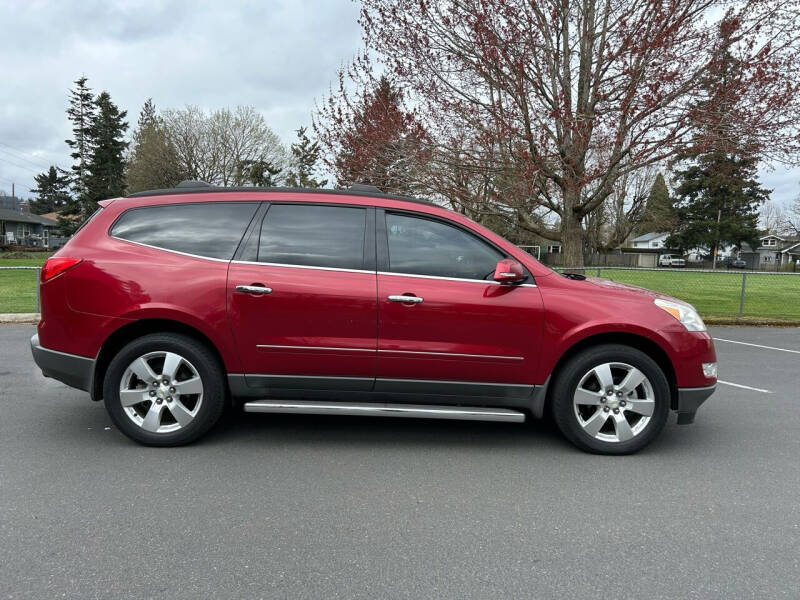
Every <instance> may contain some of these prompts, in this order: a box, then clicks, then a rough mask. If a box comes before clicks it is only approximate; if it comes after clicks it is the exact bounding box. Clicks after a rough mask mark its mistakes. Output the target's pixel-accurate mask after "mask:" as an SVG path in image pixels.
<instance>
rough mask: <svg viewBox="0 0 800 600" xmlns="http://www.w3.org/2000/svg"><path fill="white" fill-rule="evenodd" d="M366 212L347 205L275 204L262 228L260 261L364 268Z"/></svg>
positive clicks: (265, 218) (259, 247) (308, 265)
mask: <svg viewBox="0 0 800 600" xmlns="http://www.w3.org/2000/svg"><path fill="white" fill-rule="evenodd" d="M366 221H367V211H366V209H363V208H352V207H348V206H324V205H312V204H273V205H271V206H270V207H269V210H268V211H267V215H266V217H264V222H263V223H262V225H261V238H260V243H259V246H258V257H257V260H258V262H265V263H277V264H284V265H299V266H307V267H326V268H335V269H359V270H360V269H364V265H365V261H364V254H365V233H366V229H367V227H366Z"/></svg>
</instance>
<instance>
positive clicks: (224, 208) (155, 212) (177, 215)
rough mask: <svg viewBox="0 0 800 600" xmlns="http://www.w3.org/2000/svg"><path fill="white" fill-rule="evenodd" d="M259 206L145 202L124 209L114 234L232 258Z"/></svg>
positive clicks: (112, 232)
mask: <svg viewBox="0 0 800 600" xmlns="http://www.w3.org/2000/svg"><path fill="white" fill-rule="evenodd" d="M257 208H258V203H257V202H203V203H194V204H168V205H161V206H143V207H140V208H132V209H130V210H128V211H126V212H124V213H123V214H122V215H121V216H120V217H119V218H118V219H117V221H116V222H115V223H114V225H113V226H112V227H111V231H110V234H111V235H112V236H113V237H116V238H119V239H122V240H127V241H129V242H136V243H139V244H146V245H148V246H154V247H156V248H163V249H165V250H173V251H176V252H184V253H186V254H195V255H197V256H205V257H208V258H220V259H224V260H230V259H231V257H233V253H234V251H235V250H236V247H237V246H238V245H239V241H240V240H241V238H242V235H243V234H244V231H245V229H246V228H247V225H248V224H249V223H250V219H252V218H253V215H254V214H255V212H256V209H257Z"/></svg>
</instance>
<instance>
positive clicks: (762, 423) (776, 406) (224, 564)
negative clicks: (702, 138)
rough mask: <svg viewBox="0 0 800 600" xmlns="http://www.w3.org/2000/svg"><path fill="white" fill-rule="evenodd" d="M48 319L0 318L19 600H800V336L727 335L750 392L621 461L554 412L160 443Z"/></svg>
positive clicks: (13, 568)
mask: <svg viewBox="0 0 800 600" xmlns="http://www.w3.org/2000/svg"><path fill="white" fill-rule="evenodd" d="M33 332H34V327H33V326H30V325H25V326H19V325H15V326H12V325H5V326H0V596H2V597H4V598H6V597H7V598H54V597H59V598H60V597H66V598H170V599H172V598H198V597H201V598H223V597H224V598H292V599H294V598H326V599H331V598H414V599H422V598H534V597H535V598H595V597H608V598H648V599H654V598H797V597H798V594H800V592H799V591H798V590H800V329H768V328H764V329H759V328H714V329H713V330H712V335H714V337H716V338H720V339H724V340H730V341H718V342H717V352H718V355H719V362H720V379H721V380H722V381H726V382H729V383H732V384H737V385H740V386H748V387H749V388H754V389H748V388H745V387H736V386H734V385H727V384H726V385H720V387H719V388H718V391H717V393H716V394H715V395H714V396H712V397H711V399H710V400H709V401H708V402H707V403H706V404H705V405H704V406H703V407H702V408H701V410H700V412H699V413H698V416H697V421H696V423H695V424H694V425H691V426H681V427H679V426H677V425H676V424H675V417H674V415H673V416H672V419H671V422H670V424H669V425H668V426H667V428H666V430H665V431H664V433H663V434H662V436H661V437H660V438H659V439H658V440H657V441H656V442H655V443H654V444H653V445H652V446H650V447H649V448H648V449H646V450H645V451H644V452H642V453H640V454H639V455H636V456H630V457H622V458H607V457H598V456H590V455H587V454H583V453H581V452H579V451H578V450H575V449H574V448H573V447H572V446H570V445H569V444H568V443H567V442H566V441H564V440H563V439H562V438H561V437H560V436H559V434H558V433H557V432H556V431H555V430H554V429H553V427H552V426H550V425H549V424H547V423H536V422H535V423H531V424H524V425H516V424H502V423H475V422H445V421H415V420H406V419H367V418H343V417H300V416H297V417H295V416H284V415H281V416H270V415H243V414H242V415H233V416H230V417H229V418H227V420H226V421H225V422H224V423H223V424H222V425H221V426H220V427H218V428H217V429H216V430H215V431H214V432H213V433H212V434H211V435H210V436H208V437H207V438H205V439H204V440H203V441H201V442H200V443H198V444H196V445H194V446H190V447H185V448H177V449H151V448H144V447H140V446H137V445H135V444H134V443H133V442H130V441H128V440H127V438H125V437H123V436H122V435H121V434H120V433H119V432H117V431H115V430H114V429H113V428H111V422H110V420H109V419H108V417H107V416H106V413H105V411H104V408H103V406H102V405H101V404H95V403H92V402H90V401H89V399H88V396H87V395H85V394H83V393H81V392H78V391H75V390H71V389H69V388H67V387H65V386H63V385H62V384H60V383H57V382H55V381H53V380H48V379H45V378H43V377H42V376H41V374H40V373H39V372H38V371H37V370H36V368H35V366H34V365H33V362H32V360H31V358H30V353H29V351H28V346H27V344H28V338H29V337H30V336H31V335H32V333H33ZM737 341H738V342H745V343H747V344H757V345H759V346H770V347H772V348H761V347H758V346H754V345H744V344H740V343H734V342H737ZM787 350H790V351H794V352H790V351H787Z"/></svg>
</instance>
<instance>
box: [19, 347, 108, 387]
mask: <svg viewBox="0 0 800 600" xmlns="http://www.w3.org/2000/svg"><path fill="white" fill-rule="evenodd" d="M31 354H33V360H34V362H35V363H36V365H37V366H38V367H39V368H40V369H41V370H42V375H44V376H45V377H52V378H53V379H57V380H58V381H60V382H62V383H66V384H67V385H68V386H70V387H74V388H77V389H79V390H83V391H85V392H88V391H89V390H90V389H91V387H92V380H93V378H94V362H95V361H94V359H92V358H86V357H85V356H77V355H75V354H67V353H66V352H58V351H57V350H49V349H48V348H44V347H43V346H42V345H41V344H40V343H39V335H38V334H37V335H34V336H33V337H31Z"/></svg>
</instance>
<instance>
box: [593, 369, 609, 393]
mask: <svg viewBox="0 0 800 600" xmlns="http://www.w3.org/2000/svg"><path fill="white" fill-rule="evenodd" d="M594 374H595V376H596V377H597V381H599V382H600V391H601V392H602V391H604V390H607V389H608V388H612V387H614V378H613V377H611V365H610V364H608V363H606V364H603V365H599V366H597V367H595V368H594Z"/></svg>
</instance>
